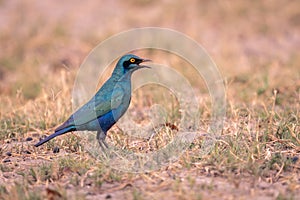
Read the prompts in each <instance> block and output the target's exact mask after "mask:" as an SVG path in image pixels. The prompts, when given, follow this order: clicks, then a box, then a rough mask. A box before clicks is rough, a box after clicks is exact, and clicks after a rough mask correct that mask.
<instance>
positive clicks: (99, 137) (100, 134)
mask: <svg viewBox="0 0 300 200" xmlns="http://www.w3.org/2000/svg"><path fill="white" fill-rule="evenodd" d="M105 137H106V133H104V132H103V131H97V140H98V143H99V146H100V147H101V149H102V150H103V151H105V149H108V145H107V143H106V142H105Z"/></svg>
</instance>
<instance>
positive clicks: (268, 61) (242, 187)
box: [0, 0, 300, 199]
mask: <svg viewBox="0 0 300 200" xmlns="http://www.w3.org/2000/svg"><path fill="white" fill-rule="evenodd" d="M299 4H300V2H299V1H289V2H286V1H275V2H272V3H271V2H268V1H240V2H231V1H210V2H206V1H194V0H193V1H188V2H186V1H167V0H164V1H148V0H142V1H133V0H130V1H126V2H125V1H124V2H121V1H109V2H100V1H91V0H88V1H84V2H81V1H76V3H75V2H72V3H69V2H60V3H59V4H57V3H55V2H53V1H34V0H31V1H23V2H18V1H0V16H1V17H0V30H1V31H0V41H1V51H0V79H1V81H0V121H1V123H0V126H1V128H0V160H1V163H0V199H120V198H123V199H250V198H251V199H300V195H299V194H300V173H299V172H300V164H299V163H300V161H299V157H300V114H299V113H300V65H299V63H300V59H299V58H300V51H299V47H300V12H299V7H300V5H299ZM149 26H151V27H153V26H154V27H164V28H170V29H174V30H177V31H180V32H182V33H184V34H186V35H187V36H189V37H191V38H193V39H194V40H195V41H196V42H198V43H199V44H201V45H202V47H203V48H205V49H206V51H207V53H208V54H209V55H210V57H211V59H212V60H213V61H214V62H215V64H216V66H217V67H218V69H219V71H220V73H221V75H222V82H223V83H224V85H225V89H226V105H227V106H226V117H225V119H224V124H223V127H222V130H221V131H220V132H219V134H220V137H218V138H216V140H215V144H214V146H213V148H212V149H211V151H209V152H207V154H201V148H202V147H203V144H204V143H203V141H204V140H205V138H206V137H207V136H210V134H211V132H210V131H211V130H210V129H209V123H210V122H211V117H212V108H211V105H212V102H211V98H210V93H209V91H208V89H207V87H206V84H205V81H204V79H205V77H202V78H201V77H200V78H199V77H197V76H196V77H195V73H194V72H195V71H193V70H192V66H191V65H190V63H188V62H186V61H185V60H183V59H181V58H180V57H178V56H176V55H172V54H170V53H168V52H163V51H159V50H156V51H155V50H153V51H151V50H139V51H135V53H136V54H137V55H139V56H142V57H146V58H151V59H152V60H153V61H154V62H155V63H161V64H165V65H169V66H171V67H172V68H174V69H176V70H177V71H178V72H180V73H181V74H183V75H184V76H186V77H187V79H188V80H189V81H190V84H191V87H192V88H193V89H194V91H195V93H196V96H197V101H198V105H199V113H200V116H199V121H200V127H199V128H198V129H197V132H198V133H199V135H200V136H199V137H196V138H195V139H194V140H193V141H191V143H190V144H189V145H188V146H187V148H186V149H185V150H184V151H182V154H181V155H179V156H178V159H177V160H176V161H174V162H172V163H169V164H167V165H164V166H161V167H160V168H159V169H156V170H152V171H148V172H142V173H132V172H124V171H123V170H120V169H116V168H112V167H110V166H108V165H107V163H106V162H104V161H103V162H101V160H99V159H95V158H94V157H93V156H91V155H90V154H89V152H87V150H86V149H87V148H86V146H85V144H86V143H85V142H84V140H83V138H82V137H81V136H82V135H80V134H75V133H69V134H66V135H64V136H61V137H59V138H56V139H55V140H52V141H50V142H49V143H47V144H45V145H43V146H41V147H39V148H35V147H34V146H33V145H34V144H35V143H36V142H37V141H38V140H39V139H40V138H41V137H44V135H48V134H50V133H52V132H53V130H54V129H55V127H56V126H58V125H60V124H61V123H62V122H63V121H64V120H66V119H67V117H69V115H70V114H71V113H72V111H73V108H72V105H73V104H72V103H74V99H73V98H72V90H73V88H74V82H75V80H76V78H77V72H78V71H79V69H80V65H81V64H82V63H83V62H84V59H85V58H86V57H87V56H88V55H89V53H90V52H91V51H92V49H93V48H95V47H96V45H98V44H99V43H100V42H102V41H104V40H105V39H107V38H108V37H110V36H112V35H114V34H117V33H119V32H121V31H125V30H128V29H130V28H137V27H149ZM115 48H118V46H116V47H115ZM114 64H115V62H113V63H111V64H110V67H109V68H108V70H107V71H106V72H105V73H104V74H103V75H102V76H101V77H100V79H99V78H98V79H97V80H95V83H94V84H97V85H98V86H101V84H102V83H103V81H105V80H106V79H107V77H108V75H109V74H110V72H111V70H112V68H113V66H114ZM189 69H191V70H189ZM143 74H145V71H144V72H139V73H138V75H136V76H134V77H133V79H134V80H137V79H138V77H143ZM154 104H160V105H163V106H164V108H165V109H166V111H167V113H168V114H167V117H166V120H165V121H163V123H159V126H160V127H155V131H154V132H156V134H155V135H153V137H151V138H147V139H139V138H130V137H129V136H128V133H126V131H122V129H121V128H120V127H118V126H114V127H113V128H112V129H111V130H110V132H109V134H108V137H107V142H108V143H109V144H110V145H111V146H115V147H118V148H120V149H125V150H126V149H129V150H131V151H134V152H139V153H151V152H155V151H156V150H157V149H159V148H162V147H165V146H166V145H167V144H168V143H169V142H170V141H172V139H174V137H175V136H176V134H178V130H180V128H182V124H180V120H179V119H180V117H181V116H182V112H183V111H182V110H180V107H178V101H176V97H174V96H172V95H171V94H170V90H166V88H160V87H155V88H154V89H153V86H146V87H142V88H140V89H138V90H136V91H135V92H134V93H133V97H132V102H131V105H130V108H129V110H128V112H127V113H128V114H130V115H131V116H132V118H133V121H134V122H136V123H138V124H139V125H141V127H144V126H145V125H146V124H148V122H149V115H148V114H147V113H149V109H150V108H151V106H152V105H154ZM122 123H124V121H123V122H122ZM125 124H126V122H125ZM121 125H122V124H121ZM91 136H93V135H92V133H91Z"/></svg>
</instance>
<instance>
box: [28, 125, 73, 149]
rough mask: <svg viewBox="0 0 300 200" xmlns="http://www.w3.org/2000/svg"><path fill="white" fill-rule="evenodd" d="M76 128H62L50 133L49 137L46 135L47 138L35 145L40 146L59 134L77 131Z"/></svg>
mask: <svg viewBox="0 0 300 200" xmlns="http://www.w3.org/2000/svg"><path fill="white" fill-rule="evenodd" d="M75 130H76V129H75V128H74V127H73V126H70V127H66V128H63V129H60V130H57V131H55V133H53V134H52V135H49V136H48V137H46V138H45V139H43V140H41V141H39V142H38V143H36V144H35V145H34V146H35V147H38V146H40V145H42V144H44V143H46V142H48V141H49V140H51V139H53V138H55V137H57V136H59V135H62V134H65V133H67V132H70V131H75Z"/></svg>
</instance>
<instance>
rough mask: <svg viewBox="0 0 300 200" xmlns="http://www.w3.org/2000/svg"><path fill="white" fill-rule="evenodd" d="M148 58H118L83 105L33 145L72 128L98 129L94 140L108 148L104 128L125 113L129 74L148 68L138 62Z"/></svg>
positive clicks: (127, 56)
mask: <svg viewBox="0 0 300 200" xmlns="http://www.w3.org/2000/svg"><path fill="white" fill-rule="evenodd" d="M146 61H149V60H146V59H142V58H139V57H138V56H135V55H133V54H127V55H124V56H123V57H121V58H120V60H119V61H118V63H117V65H116V67H115V69H114V71H113V73H112V75H111V77H110V78H109V79H108V80H107V81H106V82H105V83H104V84H103V86H102V87H101V88H100V89H99V90H98V91H97V93H96V94H95V96H94V97H93V98H91V100H89V101H88V102H87V103H86V104H85V105H83V106H82V107H81V108H79V109H78V110H77V111H76V112H75V113H73V114H72V115H71V116H70V117H69V119H68V120H67V121H66V122H64V123H63V124H62V125H61V126H59V127H58V128H57V129H56V130H55V132H54V133H53V134H52V135H50V136H48V137H47V138H45V139H43V140H41V141H39V142H38V143H37V144H35V146H36V147H38V146H40V145H42V144H44V143H45V142H48V141H49V140H51V139H53V138H54V137H56V136H59V135H62V134H65V133H67V132H71V131H82V130H88V131H97V139H98V141H99V144H100V146H101V147H102V148H104V146H106V147H107V145H106V143H105V141H104V140H105V137H106V133H107V131H108V130H109V129H110V128H111V127H112V126H113V125H114V124H115V123H116V122H117V121H118V120H119V119H120V118H121V117H122V115H123V114H124V113H125V112H126V110H127V108H128V106H129V104H130V100H131V75H132V73H133V72H134V71H136V70H138V69H141V68H144V67H147V66H143V65H140V63H142V62H146Z"/></svg>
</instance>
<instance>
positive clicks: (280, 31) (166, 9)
mask: <svg viewBox="0 0 300 200" xmlns="http://www.w3.org/2000/svg"><path fill="white" fill-rule="evenodd" d="M299 7H300V2H299V1H288V2H287V1H276V2H273V1H272V2H271V1H239V2H232V1H199V0H198V1H197V0H191V1H188V2H186V1H171V0H163V1H158V0H152V1H150V0H139V1H133V0H130V1H93V0H87V1H84V2H83V1H78V0H76V1H72V2H70V1H64V2H59V3H58V2H55V1H48V0H46V1H36V0H29V1H5V0H1V1H0V44H1V45H0V80H1V81H0V94H1V96H2V97H3V96H10V97H13V98H14V97H17V96H18V95H19V96H20V95H21V96H22V98H23V99H24V100H28V99H35V98H37V97H39V96H40V95H41V94H42V92H43V90H46V93H50V92H51V91H50V90H55V86H54V85H55V84H54V82H55V81H56V80H57V79H60V78H61V77H62V75H61V73H65V74H66V75H65V76H66V77H67V79H68V78H69V79H70V80H69V82H70V83H72V82H73V81H74V77H75V74H76V70H77V69H78V68H79V66H80V64H81V63H82V62H83V60H84V58H85V57H86V56H87V55H88V53H89V52H90V51H91V50H92V49H93V48H94V47H95V46H96V45H97V44H99V43H100V42H101V41H103V40H105V39H107V38H108V37H110V36H112V35H114V34H117V33H119V32H121V31H125V30H128V29H131V28H137V27H148V26H154V27H164V28H171V29H174V30H177V31H180V32H182V33H184V34H186V35H188V36H190V37H192V38H193V39H195V40H196V41H197V42H198V43H199V44H201V45H202V46H203V47H204V48H205V49H206V50H207V51H208V54H209V55H211V57H212V59H213V60H214V61H215V62H216V64H217V66H218V67H219V69H220V71H221V73H222V74H223V76H224V80H225V81H227V84H228V85H230V84H231V83H234V82H238V85H239V86H238V87H236V88H235V91H241V92H242V91H243V90H244V89H245V88H247V89H250V92H251V87H250V88H249V87H248V86H249V85H247V84H246V85H244V86H241V85H242V84H243V83H245V82H247V83H251V82H252V83H253V82H255V83H256V84H258V85H255V86H254V87H253V88H255V89H253V91H252V92H254V93H257V94H258V95H260V94H263V93H264V90H265V89H264V88H266V87H267V86H269V85H274V87H276V88H277V87H285V86H286V87H294V86H295V85H298V88H299V76H300V75H299V73H300V66H299V63H300V56H299V54H300V51H299V48H300V11H299ZM63 71H64V72H63ZM58 87H59V86H58ZM60 87H61V86H60ZM257 88H258V89H257ZM59 89H61V88H58V89H57V90H59ZM239 89H240V90H239ZM293 90H295V88H293ZM54 93H55V92H54ZM2 102H3V101H2ZM1 107H2V108H3V107H4V106H1Z"/></svg>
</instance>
